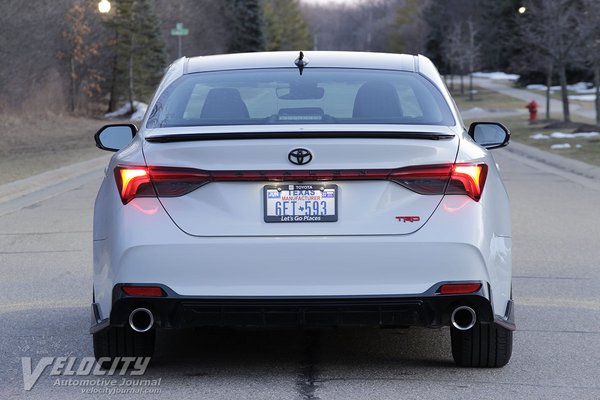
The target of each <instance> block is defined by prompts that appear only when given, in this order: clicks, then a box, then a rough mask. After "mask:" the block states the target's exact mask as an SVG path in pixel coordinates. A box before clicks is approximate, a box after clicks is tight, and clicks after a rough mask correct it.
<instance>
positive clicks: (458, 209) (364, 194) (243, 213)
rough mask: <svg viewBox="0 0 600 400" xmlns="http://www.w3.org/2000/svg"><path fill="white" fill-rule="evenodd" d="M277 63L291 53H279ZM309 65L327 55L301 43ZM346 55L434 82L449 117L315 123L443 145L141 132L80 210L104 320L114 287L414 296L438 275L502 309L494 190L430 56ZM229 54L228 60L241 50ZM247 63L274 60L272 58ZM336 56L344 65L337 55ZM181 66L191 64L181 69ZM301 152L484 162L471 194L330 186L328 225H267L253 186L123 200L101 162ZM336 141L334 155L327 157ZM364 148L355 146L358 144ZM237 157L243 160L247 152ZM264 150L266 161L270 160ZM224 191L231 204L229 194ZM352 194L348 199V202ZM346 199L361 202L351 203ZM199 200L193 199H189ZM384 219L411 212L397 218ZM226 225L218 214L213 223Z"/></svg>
mask: <svg viewBox="0 0 600 400" xmlns="http://www.w3.org/2000/svg"><path fill="white" fill-rule="evenodd" d="M283 54H284V55H286V56H287V55H288V54H289V57H290V58H291V57H292V54H293V56H294V57H295V56H296V55H297V54H296V53H283ZM306 54H307V57H308V58H309V59H310V60H311V64H310V67H313V66H334V65H335V63H336V62H337V59H338V57H337V56H336V55H335V54H334V55H326V56H324V58H323V59H321V58H320V56H319V55H318V54H316V53H315V54H314V56H313V55H311V52H307V53H306ZM347 54H352V58H351V64H352V63H354V64H355V65H350V67H356V68H373V67H374V66H377V65H381V64H382V63H388V64H389V63H390V62H391V61H390V60H392V61H393V60H397V61H399V64H396V65H394V64H392V66H390V68H391V67H394V66H395V68H398V69H403V70H411V69H412V70H413V71H415V72H418V73H421V74H423V75H425V76H426V77H427V78H428V79H429V80H430V81H432V82H433V83H434V84H436V85H437V86H438V88H439V90H440V91H441V93H442V94H443V96H444V98H445V99H446V101H447V102H448V104H449V106H450V109H451V110H452V113H453V115H454V118H455V121H456V124H455V125H454V126H448V127H446V126H444V127H440V126H423V125H420V126H386V125H378V126H376V127H373V126H361V127H358V128H357V127H356V126H351V127H346V126H336V125H329V126H327V127H326V129H327V130H328V131H335V130H339V131H342V132H343V131H344V130H345V129H348V128H352V129H363V130H367V131H368V130H375V131H394V132H396V131H406V132H410V131H425V132H437V133H448V134H454V135H455V137H454V138H453V139H451V140H439V141H430V140H411V139H378V140H376V141H372V140H370V139H341V140H339V139H318V140H317V139H301V140H298V139H294V140H290V139H274V140H272V139H269V140H265V139H256V140H246V141H244V142H243V143H240V141H236V140H220V141H199V142H178V143H150V142H147V141H145V138H152V137H154V136H156V135H164V134H173V135H178V134H186V133H203V132H236V131H244V132H253V131H256V132H265V131H268V130H269V129H273V130H274V129H276V130H277V131H278V132H279V131H282V130H294V129H303V130H306V131H310V130H315V131H318V130H319V129H321V130H322V129H323V127H319V126H312V125H311V126H308V127H305V126H302V127H298V126H288V125H286V126H278V127H270V126H269V127H265V126H236V127H210V128H207V127H201V128H196V127H183V128H180V127H178V128H161V129H145V128H143V126H144V125H145V122H146V120H147V119H148V116H146V119H145V120H144V122H143V124H142V128H141V129H140V131H139V132H138V135H137V136H136V138H135V139H134V140H133V142H132V144H131V145H130V146H128V147H127V148H125V149H123V150H121V151H120V152H118V153H116V154H115V156H114V157H113V159H112V160H111V162H110V165H109V166H108V168H107V173H106V177H105V180H104V181H103V183H102V186H101V188H100V191H99V194H98V197H97V200H96V205H95V214H94V215H95V217H94V293H95V302H96V303H97V305H98V308H99V312H100V317H101V318H103V319H106V318H109V316H110V312H111V304H112V295H113V289H114V287H115V285H117V284H123V283H135V284H161V285H166V286H168V287H169V288H171V289H172V290H173V291H175V292H176V293H178V294H180V295H185V296H200V297H203V296H207V297H210V296H226V297H244V296H259V297H260V296H264V297H270V296H380V295H396V296H402V295H412V294H420V293H423V292H425V291H426V290H428V289H430V288H431V287H432V285H434V284H436V283H439V282H452V281H482V282H486V283H487V284H489V287H490V289H491V293H492V297H491V302H492V306H493V311H494V314H495V315H496V316H498V317H500V318H503V317H504V315H505V312H506V309H507V305H508V303H509V300H510V299H511V268H512V267H511V227H510V214H509V204H508V197H507V194H506V191H505V188H504V186H503V184H502V181H501V179H500V176H499V174H498V171H497V168H496V164H495V162H494V160H493V157H492V156H491V154H490V153H489V152H488V151H487V150H485V149H483V148H482V147H480V146H479V145H477V144H475V143H474V142H473V141H472V140H471V139H470V138H469V137H468V135H467V134H466V133H465V131H464V128H463V125H462V120H461V118H460V114H459V113H458V111H457V110H456V108H455V106H454V103H453V102H452V100H451V98H450V95H449V93H448V91H447V90H446V88H445V86H444V84H443V82H442V80H441V78H440V77H439V74H438V73H437V71H436V70H435V67H434V66H433V64H431V62H430V61H429V60H428V59H426V58H425V57H423V56H418V57H415V56H398V57H396V56H389V55H383V56H381V55H374V56H369V57H367V58H365V59H362V58H361V57H359V56H356V55H355V54H356V53H347ZM226 57H230V58H231V60H234V61H232V63H231V65H229V66H228V67H226V68H229V69H236V68H239V66H241V65H245V64H244V63H245V62H246V60H247V57H245V55H236V56H226ZM272 57H273V58H271V55H269V56H268V57H266V58H265V59H264V60H260V62H259V61H258V60H255V61H252V62H256V66H255V67H257V68H258V67H260V68H264V67H268V66H270V65H271V66H276V65H277V64H278V63H279V61H278V60H279V59H280V57H281V55H280V54H279V55H278V54H277V53H274V54H273V55H272ZM346 61H347V60H346ZM188 62H189V63H193V65H188ZM220 62H221V60H220V59H219V58H211V57H199V58H197V59H193V60H192V61H188V60H187V59H180V60H177V61H176V62H175V63H174V64H173V65H172V66H171V67H170V69H169V71H168V72H167V74H166V76H165V78H164V79H163V82H162V83H161V85H160V87H159V89H158V92H157V93H158V94H157V96H155V98H154V100H153V101H152V103H151V104H150V107H149V110H151V109H152V107H153V105H154V103H155V102H156V98H157V97H158V95H159V94H160V93H161V92H162V91H163V90H164V89H165V88H166V87H168V86H169V85H170V84H171V83H172V82H173V81H174V80H176V79H177V78H179V77H180V76H181V75H182V74H184V73H185V72H186V69H189V68H192V67H193V68H202V67H204V68H206V69H207V70H217V69H219V65H220V64H219V63H220ZM295 147H303V148H307V149H310V150H311V151H313V152H314V154H315V160H314V162H313V163H311V164H310V166H300V167H298V168H300V169H302V168H307V169H332V168H337V169H343V168H358V169H360V168H385V169H390V168H400V167H406V166H413V165H426V164H427V165H431V164H444V163H453V162H470V163H473V162H485V163H486V164H487V165H488V168H489V169H488V175H487V181H486V184H485V189H484V191H483V194H482V197H481V199H480V200H479V201H473V200H472V199H470V198H468V197H467V196H463V195H439V196H423V195H419V194H417V193H414V192H411V191H410V190H408V189H405V188H404V187H402V186H400V185H397V184H395V183H392V182H389V181H378V182H335V183H336V184H337V185H338V186H339V190H340V199H341V200H340V201H341V203H340V205H339V221H338V222H337V223H316V224H291V225H290V224H285V223H279V224H268V223H265V222H264V221H263V220H262V219H261V218H262V212H263V211H262V210H263V208H262V201H263V199H262V187H263V186H264V185H265V183H260V182H244V183H243V184H240V183H236V184H230V183H223V182H220V183H210V184H208V185H206V186H204V187H201V188H200V189H197V190H195V191H193V192H191V193H189V194H187V195H185V196H182V197H176V198H161V199H160V200H159V199H157V198H136V199H134V200H132V201H131V202H130V203H128V204H127V205H123V203H122V202H121V199H120V197H119V194H118V191H117V189H116V183H115V178H114V174H113V171H114V168H115V166H116V165H118V164H124V165H145V163H148V164H150V165H160V166H173V167H177V166H179V167H192V168H198V169H206V170H248V169H250V170H254V169H261V170H272V169H290V168H291V167H292V166H291V164H290V163H288V161H287V159H286V156H287V154H288V152H289V151H290V150H291V149H293V148H295ZM340 149H341V150H343V151H342V152H340ZM365 149H367V150H368V151H365ZM248 154H251V156H250V157H248V156H247V155H248ZM275 155H277V156H275ZM232 199H237V200H240V199H241V200H243V201H239V202H238V203H236V202H234V201H233V200H232ZM353 202H354V203H353ZM357 203H361V204H362V205H365V204H368V206H367V207H366V208H364V209H363V210H362V213H361V212H357V205H356V204H357ZM199 205H202V207H199ZM398 215H418V216H422V218H421V220H420V221H419V222H414V223H409V222H401V221H398V220H397V219H395V216H398ZM227 217H229V218H230V222H228V223H224V222H223V221H225V220H226V218H227Z"/></svg>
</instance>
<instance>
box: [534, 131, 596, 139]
mask: <svg viewBox="0 0 600 400" xmlns="http://www.w3.org/2000/svg"><path fill="white" fill-rule="evenodd" d="M596 136H600V133H598V132H577V133H564V132H552V133H551V134H550V135H546V134H544V133H536V134H533V135H531V136H529V137H530V138H532V139H574V138H590V137H596Z"/></svg>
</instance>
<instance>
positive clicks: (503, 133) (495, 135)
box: [468, 122, 510, 149]
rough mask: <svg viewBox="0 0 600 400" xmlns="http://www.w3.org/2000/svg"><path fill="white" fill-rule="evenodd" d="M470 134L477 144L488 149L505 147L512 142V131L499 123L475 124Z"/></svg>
mask: <svg viewBox="0 0 600 400" xmlns="http://www.w3.org/2000/svg"><path fill="white" fill-rule="evenodd" d="M468 133H469V136H471V137H472V138H473V140H474V141H475V143H477V144H479V145H480V146H482V147H485V148H486V149H497V148H499V147H504V146H506V145H507V144H508V142H509V141H510V131H509V130H508V128H507V127H505V126H504V125H502V124H500V123H498V122H473V123H472V124H471V126H470V127H469V132H468Z"/></svg>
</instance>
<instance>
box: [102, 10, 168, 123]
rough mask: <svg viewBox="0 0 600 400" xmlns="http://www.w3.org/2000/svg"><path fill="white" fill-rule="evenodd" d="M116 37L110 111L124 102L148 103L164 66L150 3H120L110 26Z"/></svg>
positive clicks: (158, 30) (161, 41) (132, 104)
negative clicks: (125, 100)
mask: <svg viewBox="0 0 600 400" xmlns="http://www.w3.org/2000/svg"><path fill="white" fill-rule="evenodd" d="M109 23H111V24H112V25H113V29H114V30H115V33H116V40H115V50H114V51H115V61H114V69H113V75H114V76H113V87H112V89H111V105H110V106H111V107H110V108H114V107H115V105H116V102H117V101H118V100H120V99H123V98H126V99H127V101H128V102H129V103H130V105H131V109H132V111H133V110H134V100H136V99H137V100H146V101H147V100H148V99H149V97H150V96H151V95H152V93H153V91H154V89H155V88H156V86H157V85H158V83H159V82H160V79H161V76H162V74H163V72H164V68H165V66H166V50H165V43H164V41H163V38H162V35H161V33H160V28H159V21H158V18H157V17H156V14H155V13H154V3H153V1H152V0H120V1H119V2H117V3H116V15H115V17H114V18H113V19H112V20H111V21H110V22H109Z"/></svg>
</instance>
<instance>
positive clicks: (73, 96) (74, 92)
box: [70, 56, 77, 112]
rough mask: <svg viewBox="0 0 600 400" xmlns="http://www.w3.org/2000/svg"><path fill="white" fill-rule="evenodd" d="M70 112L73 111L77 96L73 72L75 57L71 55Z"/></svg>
mask: <svg viewBox="0 0 600 400" xmlns="http://www.w3.org/2000/svg"><path fill="white" fill-rule="evenodd" d="M70 62H71V74H70V75H71V112H75V97H76V96H77V83H76V78H77V75H76V74H75V59H74V58H73V57H72V56H71V59H70Z"/></svg>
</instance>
